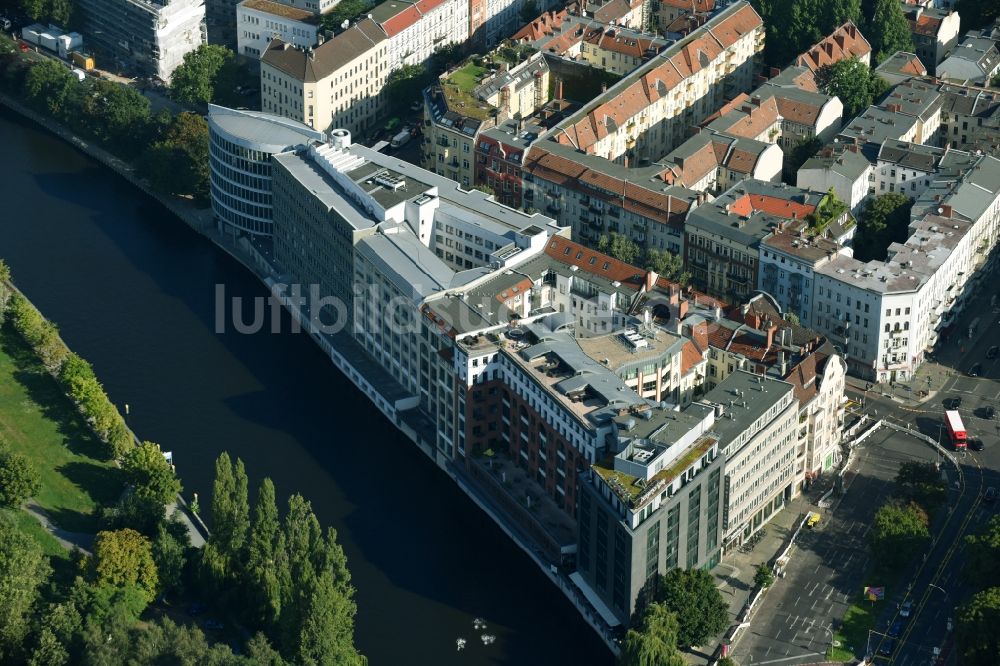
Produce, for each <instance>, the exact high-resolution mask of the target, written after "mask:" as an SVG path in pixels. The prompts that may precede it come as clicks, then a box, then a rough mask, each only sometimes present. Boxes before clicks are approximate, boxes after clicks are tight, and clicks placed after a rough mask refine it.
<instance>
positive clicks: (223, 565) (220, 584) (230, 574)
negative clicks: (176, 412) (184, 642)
mask: <svg viewBox="0 0 1000 666" xmlns="http://www.w3.org/2000/svg"><path fill="white" fill-rule="evenodd" d="M249 512H250V507H249V500H248V499H247V477H246V472H245V470H244V468H243V461H242V460H239V459H237V460H236V464H235V465H233V463H232V461H231V459H230V458H229V454H228V453H225V452H223V453H222V454H221V455H220V456H219V457H218V459H217V460H216V461H215V481H214V482H213V484H212V535H211V537H210V538H209V540H208V543H207V544H206V545H205V548H204V549H203V552H202V557H201V564H202V571H203V573H204V574H205V575H206V576H207V578H208V581H207V582H208V583H209V584H210V585H211V586H213V588H214V590H215V592H216V593H218V594H225V595H230V594H232V593H233V583H234V582H236V581H237V580H238V579H239V577H240V574H241V566H242V557H243V547H244V544H245V542H246V538H247V531H248V529H249V521H250V517H249Z"/></svg>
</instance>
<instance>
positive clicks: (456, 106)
mask: <svg viewBox="0 0 1000 666" xmlns="http://www.w3.org/2000/svg"><path fill="white" fill-rule="evenodd" d="M486 72H487V69H486V68H485V67H482V66H480V65H477V64H475V63H474V62H472V60H469V61H468V62H466V63H465V64H464V65H462V66H461V67H459V68H458V69H456V70H455V71H454V72H452V73H451V74H449V75H448V76H447V77H445V78H442V79H441V90H442V92H444V97H445V100H446V101H447V103H448V109H449V110H451V111H454V112H455V113H458V114H460V115H463V116H467V117H469V118H475V119H477V120H487V119H489V118H490V117H492V115H493V107H492V106H490V105H489V104H487V103H485V102H483V101H482V100H480V99H477V98H476V97H475V96H474V95H473V94H472V91H473V90H475V89H476V86H477V85H479V80H480V78H482V76H483V74H485V73H486Z"/></svg>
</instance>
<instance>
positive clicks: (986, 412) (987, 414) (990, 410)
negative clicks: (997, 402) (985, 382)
mask: <svg viewBox="0 0 1000 666" xmlns="http://www.w3.org/2000/svg"><path fill="white" fill-rule="evenodd" d="M996 413H997V410H996V409H995V408H994V407H993V406H992V405H986V406H984V407H980V408H979V409H977V410H976V416H978V417H979V418H981V419H992V418H993V417H994V416H996Z"/></svg>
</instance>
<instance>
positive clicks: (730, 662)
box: [716, 657, 736, 666]
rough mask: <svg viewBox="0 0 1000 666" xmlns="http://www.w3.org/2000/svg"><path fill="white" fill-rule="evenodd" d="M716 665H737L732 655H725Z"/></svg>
mask: <svg viewBox="0 0 1000 666" xmlns="http://www.w3.org/2000/svg"><path fill="white" fill-rule="evenodd" d="M716 666H736V662H735V661H734V660H733V658H732V657H723V658H722V659H720V660H719V663H718V664H716Z"/></svg>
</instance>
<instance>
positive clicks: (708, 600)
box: [654, 569, 729, 649]
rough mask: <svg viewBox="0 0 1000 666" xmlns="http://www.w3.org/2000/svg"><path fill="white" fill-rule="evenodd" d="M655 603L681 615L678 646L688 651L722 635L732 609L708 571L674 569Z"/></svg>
mask: <svg viewBox="0 0 1000 666" xmlns="http://www.w3.org/2000/svg"><path fill="white" fill-rule="evenodd" d="M654 601H658V602H661V603H662V604H663V605H664V606H665V607H666V609H667V610H668V611H670V612H672V613H675V614H676V615H677V621H678V630H677V646H678V647H679V648H681V649H687V648H690V647H691V646H694V645H704V644H705V642H706V641H707V640H708V639H709V638H711V637H713V636H716V635H718V634H720V633H721V632H722V630H723V629H725V628H726V622H727V621H728V619H729V612H728V606H727V605H726V602H725V601H723V600H722V594H721V593H720V592H719V589H718V588H717V587H716V586H715V579H714V578H712V574H710V573H709V572H707V571H705V570H704V569H671V570H670V571H668V572H667V573H666V574H665V575H664V576H663V577H662V578H661V579H660V583H659V586H658V589H657V590H656V592H655V598H654Z"/></svg>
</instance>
